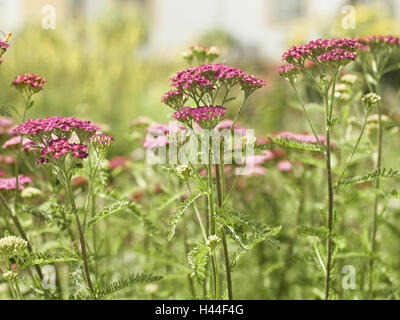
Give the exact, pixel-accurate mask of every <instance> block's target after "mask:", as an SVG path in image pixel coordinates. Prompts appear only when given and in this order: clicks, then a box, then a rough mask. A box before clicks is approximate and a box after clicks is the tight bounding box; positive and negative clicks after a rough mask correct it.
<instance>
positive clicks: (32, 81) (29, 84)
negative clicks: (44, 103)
mask: <svg viewBox="0 0 400 320" xmlns="http://www.w3.org/2000/svg"><path fill="white" fill-rule="evenodd" d="M46 82H47V80H46V79H44V78H42V77H41V76H38V75H36V74H34V73H25V74H21V75H19V76H17V77H15V79H14V81H13V82H12V83H11V86H13V87H15V88H17V89H18V90H19V91H24V92H26V93H27V94H28V95H32V94H34V93H37V92H39V91H41V90H43V86H44V84H45V83H46Z"/></svg>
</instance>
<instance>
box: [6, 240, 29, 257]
mask: <svg viewBox="0 0 400 320" xmlns="http://www.w3.org/2000/svg"><path fill="white" fill-rule="evenodd" d="M27 247H28V242H27V241H26V240H24V239H22V238H19V237H16V236H7V237H4V238H1V239H0V257H1V258H2V259H4V260H5V259H9V258H11V257H13V256H17V255H20V254H21V253H23V252H24V251H25V250H26V248H27Z"/></svg>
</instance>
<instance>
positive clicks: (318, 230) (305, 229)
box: [297, 226, 328, 238]
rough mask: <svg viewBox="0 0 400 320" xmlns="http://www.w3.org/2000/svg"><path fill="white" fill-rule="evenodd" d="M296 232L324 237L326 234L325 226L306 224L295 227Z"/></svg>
mask: <svg viewBox="0 0 400 320" xmlns="http://www.w3.org/2000/svg"><path fill="white" fill-rule="evenodd" d="M297 234H298V235H300V236H303V237H318V238H325V237H326V236H327V235H328V233H327V230H326V228H325V227H320V228H310V227H307V226H299V227H297Z"/></svg>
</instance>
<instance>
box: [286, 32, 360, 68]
mask: <svg viewBox="0 0 400 320" xmlns="http://www.w3.org/2000/svg"><path fill="white" fill-rule="evenodd" d="M360 47H362V45H361V44H360V43H359V42H357V41H356V40H355V39H347V38H345V39H330V40H328V39H317V40H313V41H310V42H309V43H308V44H306V45H299V46H293V47H292V48H290V49H289V50H288V51H287V52H285V53H284V54H283V56H282V60H283V61H287V62H289V63H291V64H296V65H301V66H303V65H304V62H305V60H306V59H308V58H310V59H311V60H314V61H315V60H316V59H317V58H318V57H319V56H321V55H322V54H324V53H326V52H329V51H333V50H335V49H342V50H344V51H348V52H355V51H357V49H359V48H360Z"/></svg>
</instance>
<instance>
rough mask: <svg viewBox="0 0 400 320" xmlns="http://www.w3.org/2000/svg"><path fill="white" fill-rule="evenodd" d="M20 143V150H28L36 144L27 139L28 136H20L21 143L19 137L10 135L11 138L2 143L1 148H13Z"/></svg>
mask: <svg viewBox="0 0 400 320" xmlns="http://www.w3.org/2000/svg"><path fill="white" fill-rule="evenodd" d="M20 144H21V147H22V151H25V150H28V151H31V150H34V148H32V147H34V146H36V144H35V143H34V142H33V141H31V140H29V139H28V138H22V143H21V137H18V136H16V137H12V138H11V139H8V140H7V141H6V142H4V143H3V146H2V148H3V149H7V148H15V147H18V146H19V145H20Z"/></svg>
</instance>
